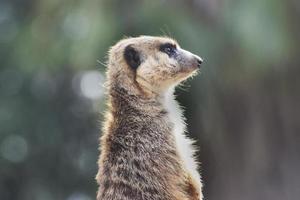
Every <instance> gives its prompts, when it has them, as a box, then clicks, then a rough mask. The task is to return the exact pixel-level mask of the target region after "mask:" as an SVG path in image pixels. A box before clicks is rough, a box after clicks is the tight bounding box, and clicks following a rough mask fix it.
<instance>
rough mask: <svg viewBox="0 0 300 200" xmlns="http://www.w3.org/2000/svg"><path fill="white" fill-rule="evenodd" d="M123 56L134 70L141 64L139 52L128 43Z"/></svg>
mask: <svg viewBox="0 0 300 200" xmlns="http://www.w3.org/2000/svg"><path fill="white" fill-rule="evenodd" d="M124 58H125V60H126V62H127V64H128V65H129V66H130V67H131V68H132V69H134V70H136V69H137V68H138V67H139V65H140V64H141V58H140V54H139V52H138V51H137V50H135V49H134V48H133V47H132V46H130V45H128V46H127V47H126V48H125V51H124Z"/></svg>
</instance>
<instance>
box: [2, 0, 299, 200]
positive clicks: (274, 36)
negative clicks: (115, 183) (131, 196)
mask: <svg viewBox="0 0 300 200" xmlns="http://www.w3.org/2000/svg"><path fill="white" fill-rule="evenodd" d="M299 18H300V3H299V1H296V0H286V1H280V0H252V1H247V0H239V1H237V0H224V1H221V0H173V1H171V0H152V1H145V0H140V1H139V0H132V1H125V0H123V1H121V0H119V1H118V0H98V1H96V0H91V1H78V0H65V1H58V0H40V1H33V0H28V1H20V0H10V1H8V0H6V1H1V2H0V47H1V48H0V199H1V200H19V199H20V200H21V199H22V200H41V199H42V200H54V199H55V200H60V199H66V200H91V199H95V194H96V190H97V185H96V183H95V180H94V177H95V175H96V172H97V164H96V161H97V157H98V151H97V148H98V138H99V135H100V121H101V117H102V116H101V114H99V113H103V112H104V108H105V105H104V98H103V88H102V87H101V84H102V83H103V81H104V74H103V72H104V71H105V67H104V66H102V64H101V63H104V62H105V60H106V52H107V50H108V48H109V46H111V45H113V44H114V43H115V42H116V41H118V40H119V39H121V38H123V37H124V36H138V35H169V36H171V37H174V38H176V39H177V40H178V41H179V43H180V44H181V46H182V47H183V48H185V49H188V50H190V51H192V52H194V53H196V54H199V55H200V56H201V57H203V58H204V60H205V64H204V67H203V69H202V73H201V75H200V76H198V77H196V78H194V80H193V81H189V82H188V85H186V86H184V88H183V90H180V89H179V90H178V91H177V94H178V100H179V101H180V103H181V104H182V105H184V106H185V107H186V116H187V119H188V120H187V122H188V125H189V126H188V128H189V132H190V133H191V135H192V137H193V138H195V139H197V140H198V141H199V142H198V144H199V145H200V152H199V158H200V160H201V162H202V167H201V168H202V170H201V171H202V175H203V180H204V184H205V187H204V190H205V191H204V192H205V196H206V197H207V199H211V200H213V199H223V200H226V199H228V200H229V199H230V200H232V199H243V200H247V199H249V200H250V199H272V200H277V199H278V200H282V199H295V200H296V199H299V196H300V190H299V185H300V174H299V168H300V158H299V153H300V145H299V144H300V136H299V133H300V120H299V119H300V115H299V113H300V112H299V111H300V110H299V108H300V106H299V102H300V91H299V86H300V79H299V78H298V75H299V73H300V68H299V64H300V57H299V52H300V40H299V35H300V26H299ZM97 60H99V63H97ZM186 88H187V89H188V92H186V91H185V90H186Z"/></svg>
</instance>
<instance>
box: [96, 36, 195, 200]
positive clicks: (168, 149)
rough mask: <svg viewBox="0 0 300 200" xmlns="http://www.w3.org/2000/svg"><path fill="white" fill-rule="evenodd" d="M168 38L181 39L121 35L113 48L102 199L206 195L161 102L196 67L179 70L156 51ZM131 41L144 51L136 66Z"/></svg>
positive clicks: (182, 199)
mask: <svg viewBox="0 0 300 200" xmlns="http://www.w3.org/2000/svg"><path fill="white" fill-rule="evenodd" d="M163 42H172V43H176V42H175V41H174V40H172V39H169V38H164V37H146V36H142V37H138V38H129V39H124V40H121V41H120V42H119V43H117V44H116V45H115V46H113V47H112V48H111V50H110V51H109V62H108V71H107V79H108V80H107V83H106V86H107V90H108V111H107V113H106V115H105V122H104V125H103V130H102V132H103V135H102V137H101V144H100V150H101V155H100V158H99V161H98V164H99V171H98V174H97V177H96V179H97V182H98V184H99V190H98V194H97V200H199V199H201V197H200V195H201V191H200V190H201V185H199V183H197V181H194V180H193V178H192V177H191V175H190V174H189V172H187V171H186V169H185V167H184V166H183V163H182V160H181V158H180V157H179V155H178V151H177V149H176V144H175V143H176V141H175V138H174V136H173V134H172V128H173V124H172V122H170V120H169V119H168V116H167V110H166V109H165V108H164V106H163V105H162V103H161V102H160V101H159V98H160V94H161V93H162V92H163V91H165V89H166V88H167V86H168V84H171V83H170V82H172V84H173V83H177V82H180V81H181V80H184V79H185V78H187V77H188V76H190V75H191V74H192V73H193V72H194V71H195V67H192V68H191V69H189V70H186V71H184V70H181V71H180V73H179V71H178V70H177V71H172V70H170V69H171V68H170V67H169V65H170V64H169V63H168V61H167V57H165V55H164V54H162V53H157V52H158V50H157V47H158V45H160V44H161V43H163ZM127 45H133V46H134V48H136V49H138V50H139V52H141V53H142V55H143V56H144V57H143V59H144V62H143V67H141V68H138V69H137V71H134V70H132V69H131V68H130V67H128V66H127V64H126V62H125V60H124V57H123V51H124V48H125V47H126V46H127ZM177 45H178V44H177ZM187 62H188V61H187ZM191 62H192V61H191ZM192 64H193V63H192ZM162 66H165V67H162Z"/></svg>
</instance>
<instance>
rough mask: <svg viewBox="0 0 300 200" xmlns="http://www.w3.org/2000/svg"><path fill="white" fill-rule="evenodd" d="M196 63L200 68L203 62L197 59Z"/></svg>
mask: <svg viewBox="0 0 300 200" xmlns="http://www.w3.org/2000/svg"><path fill="white" fill-rule="evenodd" d="M197 62H198V67H200V66H201V64H202V63H203V60H202V59H201V58H197Z"/></svg>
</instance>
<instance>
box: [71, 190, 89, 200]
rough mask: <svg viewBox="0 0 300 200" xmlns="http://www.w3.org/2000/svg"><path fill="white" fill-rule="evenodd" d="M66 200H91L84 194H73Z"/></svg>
mask: <svg viewBox="0 0 300 200" xmlns="http://www.w3.org/2000/svg"><path fill="white" fill-rule="evenodd" d="M67 200H92V198H91V197H90V196H88V195H87V194H85V193H82V192H74V193H72V194H71V195H70V196H69V197H68V198H67Z"/></svg>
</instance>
